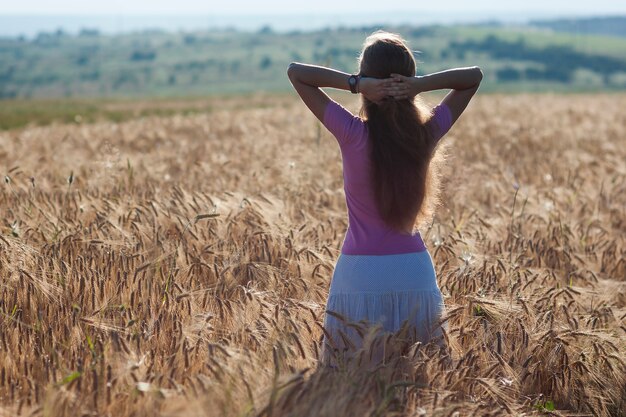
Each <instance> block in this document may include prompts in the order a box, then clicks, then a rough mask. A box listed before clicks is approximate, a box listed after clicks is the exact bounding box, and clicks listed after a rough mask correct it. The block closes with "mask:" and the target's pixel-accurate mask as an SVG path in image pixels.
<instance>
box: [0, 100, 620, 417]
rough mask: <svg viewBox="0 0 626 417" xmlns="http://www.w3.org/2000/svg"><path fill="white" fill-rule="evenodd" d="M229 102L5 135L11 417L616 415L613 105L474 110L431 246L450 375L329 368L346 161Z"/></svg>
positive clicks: (3, 357) (294, 105)
mask: <svg viewBox="0 0 626 417" xmlns="http://www.w3.org/2000/svg"><path fill="white" fill-rule="evenodd" d="M337 97H338V98H339V100H340V101H341V102H342V103H344V105H346V106H347V107H349V108H351V109H352V110H354V111H356V110H357V107H358V103H357V102H356V101H354V99H353V98H351V97H349V96H345V95H344V96H337ZM216 100H217V99H216ZM223 100H224V102H217V101H216V103H214V108H216V110H215V111H212V112H210V113H206V114H196V115H187V116H171V117H148V118H142V119H135V120H130V121H127V122H124V123H120V124H115V123H111V122H99V123H95V124H72V125H60V124H55V125H51V126H48V127H29V128H25V129H21V130H13V131H6V132H0V166H1V167H2V169H3V170H4V173H3V177H4V180H3V183H2V192H1V193H0V214H1V217H2V227H1V235H0V279H1V281H0V285H1V287H0V416H16V415H22V416H51V417H56V416H137V417H140V416H220V417H229V416H266V417H270V416H273V417H277V416H298V417H300V416H302V417H304V416H459V417H460V416H497V415H517V416H530V415H547V414H551V415H564V416H623V415H626V401H625V399H626V238H625V236H626V113H625V112H624V109H625V108H626V95H567V96H565V95H561V96H559V95H549V94H545V95H516V96H506V95H482V96H481V95H480V94H479V95H478V96H477V97H476V98H475V99H474V101H473V102H472V104H471V105H470V107H469V108H468V110H467V111H466V112H465V114H464V115H463V116H462V117H461V118H460V119H459V121H458V122H457V124H455V126H453V128H452V129H451V131H450V132H449V133H448V134H447V136H446V137H445V138H444V140H443V143H445V144H446V145H447V146H446V154H447V162H446V168H445V170H444V172H443V175H444V177H443V183H442V185H443V191H442V202H441V204H440V206H439V209H438V211H437V214H436V216H435V218H434V219H433V220H432V222H431V223H429V225H428V227H425V228H424V229H423V230H422V231H421V232H422V235H423V237H424V240H425V241H426V244H427V246H428V248H429V250H430V252H431V254H432V256H433V259H434V261H435V265H436V269H437V277H438V282H439V286H440V288H441V290H442V292H443V294H444V300H445V303H446V316H445V319H446V320H447V323H448V325H449V328H448V332H447V334H446V338H447V341H448V344H449V347H450V351H451V355H452V361H449V360H447V359H446V355H444V353H443V352H441V351H438V350H433V349H430V348H429V345H424V346H422V345H421V344H419V343H418V344H415V345H412V346H410V347H409V348H408V349H402V350H400V349H397V348H396V347H394V346H393V343H392V342H390V346H388V349H387V353H388V356H387V358H386V360H385V362H384V363H383V364H382V365H381V366H379V367H378V368H376V369H373V370H372V369H364V368H363V367H359V366H358V365H354V366H346V367H343V368H341V369H340V370H338V371H334V370H327V369H325V368H322V367H318V361H317V359H318V356H319V353H320V339H321V337H322V334H323V333H322V324H323V319H324V314H325V313H324V310H325V302H326V296H327V294H328V289H329V285H330V280H331V277H332V271H333V267H334V263H335V261H336V259H337V257H338V255H339V250H340V247H341V244H342V241H343V238H344V233H345V230H346V227H347V220H348V219H347V212H346V205H345V196H344V192H343V182H342V171H341V169H342V167H341V155H340V151H339V147H338V145H337V144H336V142H335V139H334V138H333V137H332V136H331V135H330V134H329V133H328V132H326V131H325V130H324V129H323V128H321V129H320V125H319V123H318V122H317V121H316V120H315V119H314V117H313V116H312V115H311V114H310V113H309V112H308V110H307V109H306V108H305V106H304V105H303V104H302V103H301V102H299V101H298V100H297V99H296V98H295V97H293V96H285V97H280V96H272V97H270V96H255V97H252V98H231V99H223ZM351 100H352V101H351ZM428 101H429V102H430V103H431V104H432V105H434V104H436V102H435V100H434V99H432V98H431V99H430V100H428ZM220 107H222V109H221V110H220ZM391 340H392V341H393V339H391ZM366 353H367V352H362V354H366Z"/></svg>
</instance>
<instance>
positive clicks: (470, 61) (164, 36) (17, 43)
mask: <svg viewBox="0 0 626 417" xmlns="http://www.w3.org/2000/svg"><path fill="white" fill-rule="evenodd" d="M376 29H385V30H389V31H393V32H397V33H400V34H401V35H402V36H404V37H405V38H406V39H407V40H408V41H409V46H410V47H411V48H412V49H413V50H415V51H421V52H418V53H416V57H417V59H418V60H419V66H418V73H419V74H423V73H427V72H434V71H440V70H443V69H446V68H451V67H458V66H468V65H478V66H480V67H481V68H482V69H483V72H484V74H485V78H484V79H483V83H482V84H481V91H483V92H488V91H499V92H501V91H507V92H520V91H524V92H528V91H554V92H573V91H618V90H625V89H626V54H625V53H624V51H626V38H625V37H617V36H604V35H591V34H589V35H588V34H585V33H583V34H582V35H577V36H572V35H571V34H569V33H560V32H552V31H546V30H537V29H536V27H529V26H519V25H516V26H510V27H509V26H506V25H502V26H496V25H493V24H485V25H454V26H440V25H432V26H395V27H393V26H389V27H388V26H368V27H353V28H337V29H323V30H317V31H311V32H306V31H293V32H289V33H279V32H274V31H273V30H272V29H271V28H269V27H266V28H263V29H261V30H258V31H256V32H245V31H237V30H221V31H216V30H206V31H197V32H165V31H145V32H136V33H129V34H120V35H114V36H110V35H102V34H101V33H99V32H98V31H94V30H83V31H81V32H80V33H79V34H78V35H70V34H67V33H64V32H63V31H56V32H48V33H44V32H42V33H39V35H38V36H36V37H35V38H33V39H25V38H0V99H1V98H5V99H11V98H26V99H27V98H44V97H47V98H63V97H118V96H125V97H154V96H162V97H188V96H206V95H214V94H240V93H244V94H247V93H250V92H256V91H266V92H280V91H292V90H291V86H290V85H289V80H288V78H287V76H286V68H287V66H288V65H289V63H290V62H292V61H300V62H309V63H315V64H319V65H326V66H332V67H334V68H337V69H340V70H342V71H346V72H352V71H355V70H356V61H357V60H356V58H357V56H358V54H359V51H360V48H361V45H362V43H363V39H364V38H365V37H366V36H367V35H368V34H370V33H372V32H373V31H374V30H376Z"/></svg>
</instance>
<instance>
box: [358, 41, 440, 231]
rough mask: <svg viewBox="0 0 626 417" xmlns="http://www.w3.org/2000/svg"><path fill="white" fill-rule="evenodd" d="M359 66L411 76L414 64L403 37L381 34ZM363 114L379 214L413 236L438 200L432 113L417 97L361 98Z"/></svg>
mask: <svg viewBox="0 0 626 417" xmlns="http://www.w3.org/2000/svg"><path fill="white" fill-rule="evenodd" d="M359 67H360V74H361V75H362V76H367V77H374V78H387V77H389V76H390V74H392V73H397V74H401V75H404V76H411V77H412V76H415V69H416V62H415V58H414V57H413V54H412V52H411V51H410V50H409V48H408V47H407V45H406V42H405V41H404V39H402V38H401V37H400V36H399V35H396V34H393V33H388V32H383V31H377V32H374V33H373V34H371V35H370V36H368V37H367V39H366V40H365V43H364V45H363V50H362V52H361V55H360V57H359ZM360 116H361V118H363V119H364V120H365V123H366V126H367V128H368V132H369V133H368V134H369V139H370V142H371V144H372V146H371V154H370V157H371V161H372V172H371V173H370V174H371V179H372V183H373V187H374V195H375V200H376V205H377V208H378V211H379V214H380V216H381V217H382V219H383V221H384V222H385V223H386V224H387V225H388V226H389V227H391V228H392V229H394V230H396V231H399V232H404V233H406V232H409V233H413V232H414V231H415V227H416V226H420V225H421V224H422V223H423V222H424V221H425V220H426V219H427V218H428V217H430V216H431V215H432V213H433V209H434V206H435V205H436V202H437V200H438V189H439V187H438V182H439V181H438V177H439V175H438V173H439V163H438V161H439V159H440V158H433V156H434V154H435V145H436V143H435V140H434V138H433V137H432V134H431V132H430V131H429V130H428V129H427V127H426V126H425V123H426V122H427V121H428V120H429V119H430V117H431V116H432V115H431V113H430V109H429V108H428V106H426V105H425V103H424V102H423V101H422V100H421V99H419V98H415V99H404V100H395V99H386V100H383V101H382V102H380V103H378V104H377V103H374V102H372V101H370V100H368V99H366V98H365V97H364V96H362V106H361V112H360Z"/></svg>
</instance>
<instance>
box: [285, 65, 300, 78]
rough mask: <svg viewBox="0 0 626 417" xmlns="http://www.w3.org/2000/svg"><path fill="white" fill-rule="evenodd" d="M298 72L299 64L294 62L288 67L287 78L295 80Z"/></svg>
mask: <svg viewBox="0 0 626 417" xmlns="http://www.w3.org/2000/svg"><path fill="white" fill-rule="evenodd" d="M297 71H298V63H297V62H292V63H291V64H289V66H288V67H287V77H289V79H290V80H294V79H295V78H296V72H297Z"/></svg>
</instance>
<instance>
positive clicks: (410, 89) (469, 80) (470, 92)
mask: <svg viewBox="0 0 626 417" xmlns="http://www.w3.org/2000/svg"><path fill="white" fill-rule="evenodd" d="M392 78H393V79H394V80H395V81H396V82H395V83H394V86H393V87H391V90H390V91H391V92H390V94H391V95H392V96H394V97H395V98H397V99H401V98H408V97H413V96H416V95H417V94H419V93H421V92H424V91H432V90H440V89H448V88H450V89H452V91H450V92H449V93H448V94H447V95H446V96H445V97H444V99H443V100H441V102H442V103H444V104H446V105H447V106H448V108H449V109H450V113H451V114H452V124H454V122H456V120H457V119H458V118H459V116H460V115H461V113H463V111H464V110H465V108H466V107H467V105H468V103H469V102H470V100H471V99H472V97H473V96H474V94H475V93H476V91H478V87H479V86H480V82H481V81H482V79H483V73H482V71H481V69H480V68H478V67H464V68H453V69H449V70H445V71H440V72H435V73H432V74H427V75H423V76H415V77H404V76H402V75H398V74H392Z"/></svg>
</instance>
